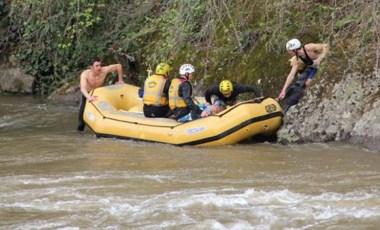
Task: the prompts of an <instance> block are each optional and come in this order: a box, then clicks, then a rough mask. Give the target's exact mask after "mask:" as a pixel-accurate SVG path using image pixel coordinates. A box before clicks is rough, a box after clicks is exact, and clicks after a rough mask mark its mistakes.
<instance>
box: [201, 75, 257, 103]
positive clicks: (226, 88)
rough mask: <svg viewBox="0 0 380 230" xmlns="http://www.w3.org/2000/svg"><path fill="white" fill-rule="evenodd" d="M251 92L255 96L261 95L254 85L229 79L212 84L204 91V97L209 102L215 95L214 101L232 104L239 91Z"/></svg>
mask: <svg viewBox="0 0 380 230" xmlns="http://www.w3.org/2000/svg"><path fill="white" fill-rule="evenodd" d="M248 92H253V93H254V94H255V96H256V97H262V94H261V92H260V91H259V90H258V89H257V88H256V87H254V86H247V85H240V84H237V83H236V82H233V81H230V80H223V81H221V82H220V84H219V85H214V86H213V87H211V88H209V89H208V90H206V92H205V99H206V101H207V102H208V103H210V104H211V97H212V96H216V98H215V100H214V103H215V102H218V103H220V102H222V103H223V104H225V105H230V106H231V105H234V104H235V103H236V102H237V101H236V98H237V96H238V95H239V94H241V93H248Z"/></svg>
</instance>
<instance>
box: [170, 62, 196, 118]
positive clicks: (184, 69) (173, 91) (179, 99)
mask: <svg viewBox="0 0 380 230" xmlns="http://www.w3.org/2000/svg"><path fill="white" fill-rule="evenodd" d="M194 72H195V69H194V66H192V65H191V64H184V65H182V66H181V68H180V69H179V75H180V77H179V78H175V79H173V80H172V82H171V85H170V88H169V106H170V109H171V110H172V111H173V117H174V118H175V119H177V120H179V119H180V118H182V117H184V116H186V115H187V114H188V113H190V112H191V113H195V114H200V113H202V111H201V110H200V108H199V107H198V106H197V105H196V104H195V103H194V101H193V85H192V84H191V82H192V81H193V79H194V75H193V74H194Z"/></svg>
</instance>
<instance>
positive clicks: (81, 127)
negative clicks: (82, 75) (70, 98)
mask: <svg viewBox="0 0 380 230" xmlns="http://www.w3.org/2000/svg"><path fill="white" fill-rule="evenodd" d="M85 105H86V97H85V96H84V95H83V94H82V97H81V100H80V105H79V114H78V126H77V130H78V131H83V130H84V127H85V123H84V120H83V113H84V107H85Z"/></svg>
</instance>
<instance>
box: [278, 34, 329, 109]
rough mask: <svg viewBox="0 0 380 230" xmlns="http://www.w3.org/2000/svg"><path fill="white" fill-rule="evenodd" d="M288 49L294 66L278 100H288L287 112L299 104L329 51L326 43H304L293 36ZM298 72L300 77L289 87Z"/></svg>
mask: <svg viewBox="0 0 380 230" xmlns="http://www.w3.org/2000/svg"><path fill="white" fill-rule="evenodd" d="M286 50H287V52H288V54H289V55H291V56H292V58H291V59H289V61H290V66H291V67H292V68H291V70H290V72H289V74H288V76H287V78H286V81H285V83H284V86H283V87H282V90H281V92H280V94H279V96H278V97H277V100H283V99H287V100H286V103H285V104H287V105H286V108H285V112H287V111H288V109H289V108H290V107H291V106H293V105H295V104H297V103H298V101H299V100H300V99H301V98H302V97H303V95H304V91H305V90H304V89H305V88H307V87H309V86H310V85H311V83H312V80H313V78H314V76H315V75H316V73H317V71H318V67H319V65H320V64H321V62H322V60H323V59H324V58H325V56H326V55H327V53H328V51H329V47H328V45H327V44H325V43H308V44H305V45H302V44H301V42H300V41H299V40H298V39H296V38H293V39H291V40H289V41H288V42H287V43H286ZM297 72H298V73H299V76H298V79H297V81H296V82H295V84H294V85H293V86H292V87H291V88H289V89H288V87H289V86H290V84H291V83H292V81H293V79H294V77H295V76H296V74H297Z"/></svg>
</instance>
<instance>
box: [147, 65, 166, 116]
mask: <svg viewBox="0 0 380 230" xmlns="http://www.w3.org/2000/svg"><path fill="white" fill-rule="evenodd" d="M169 71H170V66H169V65H168V64H167V63H160V64H158V65H157V67H156V71H155V74H153V75H150V76H149V77H148V78H147V79H146V80H145V82H144V91H143V92H144V94H143V103H144V106H143V111H144V115H145V117H169V116H170V114H171V111H170V108H169V87H170V80H169Z"/></svg>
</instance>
